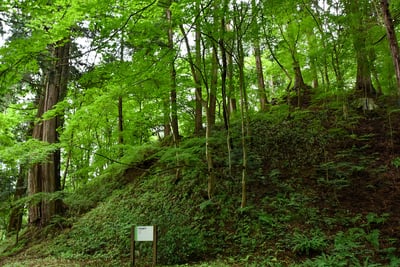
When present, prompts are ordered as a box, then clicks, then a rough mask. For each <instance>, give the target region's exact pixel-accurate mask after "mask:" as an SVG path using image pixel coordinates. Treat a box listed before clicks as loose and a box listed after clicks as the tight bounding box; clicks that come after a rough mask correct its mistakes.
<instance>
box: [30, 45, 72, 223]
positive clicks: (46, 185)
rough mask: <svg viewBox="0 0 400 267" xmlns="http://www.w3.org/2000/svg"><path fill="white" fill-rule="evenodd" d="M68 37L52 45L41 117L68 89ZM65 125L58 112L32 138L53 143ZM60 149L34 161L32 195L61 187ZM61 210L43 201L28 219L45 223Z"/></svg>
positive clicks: (51, 191)
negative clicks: (37, 161)
mask: <svg viewBox="0 0 400 267" xmlns="http://www.w3.org/2000/svg"><path fill="white" fill-rule="evenodd" d="M69 50H70V42H69V40H63V41H61V42H59V43H57V44H55V45H54V46H51V47H50V51H51V54H52V58H53V61H52V62H51V65H50V68H49V70H48V71H47V78H46V84H45V88H44V94H43V95H41V96H40V98H41V99H40V100H39V108H38V118H40V117H41V116H42V115H43V114H44V113H45V112H47V111H49V110H51V109H52V108H54V106H55V105H56V104H57V103H58V102H59V101H61V100H62V99H63V98H64V96H65V93H66V90H67V83H68V73H69ZM61 126H62V117H61V116H60V115H57V116H55V117H53V118H50V119H47V120H43V121H42V122H41V123H38V124H36V125H35V126H34V129H33V138H36V139H39V140H41V141H44V142H47V143H50V144H54V143H57V142H58V141H59V134H58V132H57V129H58V128H59V127H61ZM60 165H61V164H60V150H59V149H57V150H56V151H54V152H52V153H50V154H49V155H48V159H47V161H46V162H44V163H39V164H35V165H34V166H33V167H32V168H31V170H30V172H29V175H28V190H29V195H33V194H36V193H40V192H44V193H54V192H56V191H59V190H60V188H61V176H60ZM61 211H62V203H61V201H58V200H57V201H53V200H51V201H50V200H43V201H41V202H39V203H38V204H34V205H32V206H31V207H30V209H29V222H30V223H31V224H34V225H37V226H39V225H41V226H45V225H47V224H49V223H50V220H51V218H52V217H53V216H54V215H56V214H60V213H61Z"/></svg>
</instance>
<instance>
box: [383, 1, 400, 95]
mask: <svg viewBox="0 0 400 267" xmlns="http://www.w3.org/2000/svg"><path fill="white" fill-rule="evenodd" d="M381 7H382V14H383V20H384V22H385V27H386V33H387V38H388V41H389V46H390V52H391V54H392V60H393V64H394V69H395V72H396V80H397V95H398V96H399V97H400V53H399V43H398V42H397V37H396V31H395V29H394V23H393V19H392V15H391V13H390V9H389V1H388V0H381Z"/></svg>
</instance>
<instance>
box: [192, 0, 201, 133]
mask: <svg viewBox="0 0 400 267" xmlns="http://www.w3.org/2000/svg"><path fill="white" fill-rule="evenodd" d="M196 11H197V12H196V13H197V14H200V0H196ZM194 42H195V48H196V56H195V62H194V67H195V69H194V74H193V76H194V79H195V87H196V88H195V90H196V92H195V101H196V109H195V127H194V133H195V135H199V134H200V132H201V130H202V129H203V103H202V101H203V99H202V88H201V77H200V76H201V73H200V66H201V28H200V20H199V19H196V29H195V39H194Z"/></svg>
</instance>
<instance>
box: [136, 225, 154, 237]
mask: <svg viewBox="0 0 400 267" xmlns="http://www.w3.org/2000/svg"><path fill="white" fill-rule="evenodd" d="M153 238H154V226H136V228H135V241H153Z"/></svg>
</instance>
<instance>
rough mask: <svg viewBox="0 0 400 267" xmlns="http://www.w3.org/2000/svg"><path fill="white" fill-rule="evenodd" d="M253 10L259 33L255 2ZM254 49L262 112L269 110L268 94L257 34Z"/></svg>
mask: <svg viewBox="0 0 400 267" xmlns="http://www.w3.org/2000/svg"><path fill="white" fill-rule="evenodd" d="M251 8H252V12H253V18H254V19H255V20H256V23H255V24H256V30H257V31H258V29H259V26H258V22H257V19H258V6H257V4H256V1H255V0H252V1H251ZM253 38H254V39H253V48H254V58H255V60H256V73H257V85H258V95H259V101H260V110H261V111H266V110H267V103H268V100H267V94H266V93H265V81H264V73H263V65H262V59H261V47H260V41H259V34H255V35H254V37H253Z"/></svg>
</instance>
